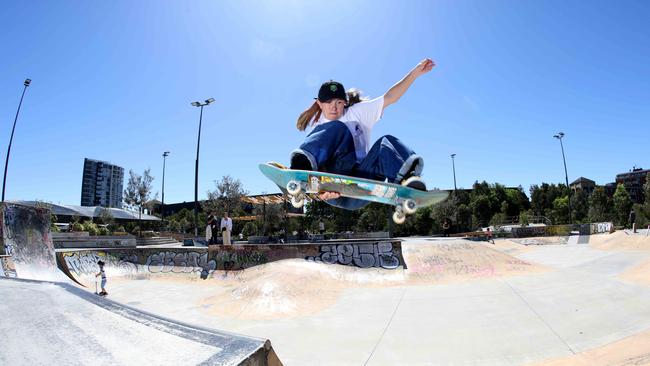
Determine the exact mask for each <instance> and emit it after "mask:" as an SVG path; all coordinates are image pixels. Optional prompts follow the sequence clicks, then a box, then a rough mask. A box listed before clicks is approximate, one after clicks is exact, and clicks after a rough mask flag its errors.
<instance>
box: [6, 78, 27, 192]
mask: <svg viewBox="0 0 650 366" xmlns="http://www.w3.org/2000/svg"><path fill="white" fill-rule="evenodd" d="M31 82H32V80H31V79H25V83H24V84H23V85H25V87H24V88H23V94H22V95H21V96H20V103H18V110H17V111H16V117H15V118H14V127H13V128H12V129H11V137H10V138H9V147H7V160H5V174H4V176H3V178H2V202H4V201H5V188H6V187H7V167H8V166H9V153H10V152H11V142H12V141H13V140H14V131H15V130H16V121H18V113H20V106H21V105H23V97H25V91H26V90H27V87H28V86H29V84H30V83H31Z"/></svg>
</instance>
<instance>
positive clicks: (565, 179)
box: [553, 132, 573, 223]
mask: <svg viewBox="0 0 650 366" xmlns="http://www.w3.org/2000/svg"><path fill="white" fill-rule="evenodd" d="M553 137H555V138H556V139H558V140H560V147H561V148H562V162H564V181H565V182H566V188H567V189H568V190H569V223H571V222H572V221H573V220H572V218H571V187H569V174H568V173H567V170H566V158H565V157H564V144H562V138H564V132H558V133H557V135H553Z"/></svg>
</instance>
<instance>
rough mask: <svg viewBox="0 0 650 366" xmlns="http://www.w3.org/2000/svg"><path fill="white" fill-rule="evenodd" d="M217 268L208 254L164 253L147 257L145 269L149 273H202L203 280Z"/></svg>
mask: <svg viewBox="0 0 650 366" xmlns="http://www.w3.org/2000/svg"><path fill="white" fill-rule="evenodd" d="M216 268H217V262H216V261H215V260H214V259H211V260H209V259H208V253H207V252H204V253H199V252H172V251H162V252H158V253H154V254H151V255H149V256H148V257H147V260H146V262H145V263H144V266H143V269H144V270H145V271H147V272H149V273H170V272H172V273H192V272H200V273H201V278H204V277H207V275H208V274H209V273H210V272H212V271H214V270H215V269H216Z"/></svg>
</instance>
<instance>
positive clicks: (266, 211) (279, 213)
mask: <svg viewBox="0 0 650 366" xmlns="http://www.w3.org/2000/svg"><path fill="white" fill-rule="evenodd" d="M284 211H285V210H284V206H283V205H282V204H274V203H270V204H266V203H265V204H261V205H255V207H254V208H253V214H254V215H255V216H257V217H258V219H257V227H258V228H261V230H260V231H261V234H262V235H267V234H270V233H273V232H275V231H278V230H280V229H281V228H282V224H283V223H284V217H285V214H284V213H285V212H284Z"/></svg>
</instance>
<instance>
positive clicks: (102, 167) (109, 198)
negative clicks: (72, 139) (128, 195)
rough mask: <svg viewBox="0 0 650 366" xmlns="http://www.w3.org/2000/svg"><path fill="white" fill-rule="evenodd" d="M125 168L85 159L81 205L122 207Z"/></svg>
mask: <svg viewBox="0 0 650 366" xmlns="http://www.w3.org/2000/svg"><path fill="white" fill-rule="evenodd" d="M123 186H124V168H122V167H119V166H117V165H113V164H110V163H107V162H105V161H99V160H93V159H88V158H85V159H84V173H83V177H82V182H81V205H82V206H103V207H117V208H122V188H123Z"/></svg>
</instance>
